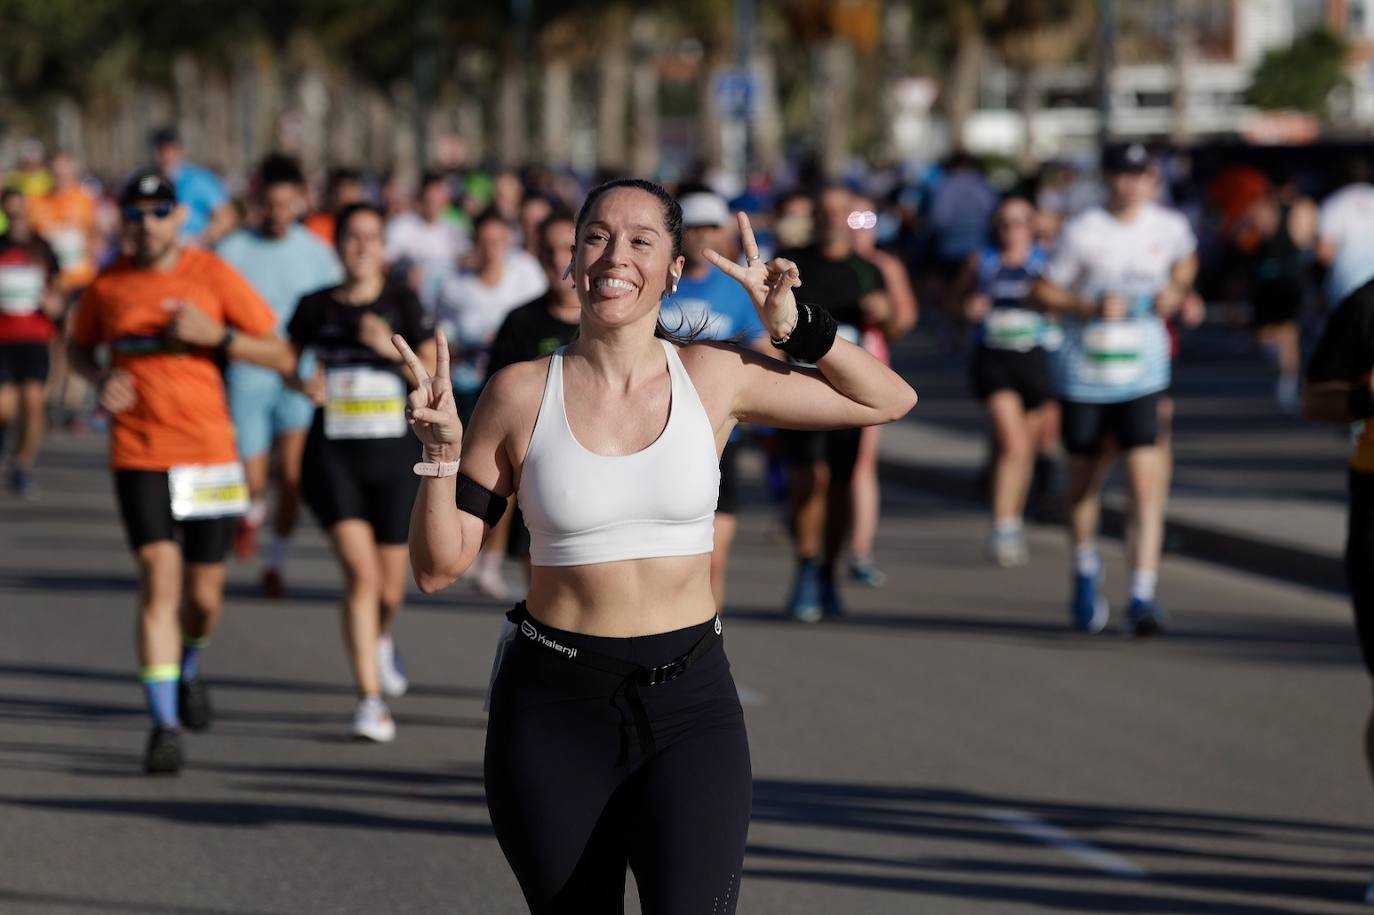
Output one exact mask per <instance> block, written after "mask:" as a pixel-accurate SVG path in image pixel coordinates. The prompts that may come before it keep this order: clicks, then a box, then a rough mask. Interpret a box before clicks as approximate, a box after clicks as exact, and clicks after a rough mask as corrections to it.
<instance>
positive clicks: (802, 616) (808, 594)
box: [787, 562, 825, 623]
mask: <svg viewBox="0 0 1374 915" xmlns="http://www.w3.org/2000/svg"><path fill="white" fill-rule="evenodd" d="M824 612H825V611H824V610H823V609H822V607H821V571H820V569H818V568H816V564H815V563H814V562H803V563H801V564H800V565H799V566H797V578H796V580H795V581H794V582H793V583H792V596H791V597H790V598H788V600H787V615H788V616H790V617H792V619H794V620H796V621H797V622H799V623H815V622H819V621H820V618H821V615H822V614H823V613H824Z"/></svg>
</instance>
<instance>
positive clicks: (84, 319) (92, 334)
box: [71, 283, 101, 346]
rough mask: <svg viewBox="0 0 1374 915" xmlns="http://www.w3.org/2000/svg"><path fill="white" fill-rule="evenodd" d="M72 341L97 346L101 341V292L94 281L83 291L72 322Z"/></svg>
mask: <svg viewBox="0 0 1374 915" xmlns="http://www.w3.org/2000/svg"><path fill="white" fill-rule="evenodd" d="M71 334H72V342H74V343H77V344H79V345H80V346H95V345H96V344H97V343H99V342H100V341H101V333H100V294H99V293H98V292H96V284H94V283H92V284H91V285H89V286H87V287H86V291H85V292H83V293H81V300H80V301H78V302H77V303H76V314H75V315H74V316H73V320H72V324H71Z"/></svg>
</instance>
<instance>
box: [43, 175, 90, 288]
mask: <svg viewBox="0 0 1374 915" xmlns="http://www.w3.org/2000/svg"><path fill="white" fill-rule="evenodd" d="M29 215H30V218H31V219H33V226H34V228H35V229H37V230H38V234H39V235H42V236H43V238H44V240H45V241H47V243H48V244H50V245H52V248H53V251H54V252H55V253H56V254H57V262H58V263H59V264H60V265H61V266H62V274H61V281H62V288H63V289H65V290H67V291H68V292H72V291H74V290H77V289H80V288H81V287H83V286H85V285H86V284H87V283H89V282H90V281H91V280H93V279H95V252H94V251H92V250H91V231H92V228H93V227H94V226H95V201H94V200H92V199H91V196H90V195H89V194H87V193H86V192H85V191H83V190H82V189H81V188H80V187H69V188H67V189H66V190H65V191H53V192H52V193H50V194H45V195H43V196H42V197H35V198H34V199H33V200H31V201H30V202H29Z"/></svg>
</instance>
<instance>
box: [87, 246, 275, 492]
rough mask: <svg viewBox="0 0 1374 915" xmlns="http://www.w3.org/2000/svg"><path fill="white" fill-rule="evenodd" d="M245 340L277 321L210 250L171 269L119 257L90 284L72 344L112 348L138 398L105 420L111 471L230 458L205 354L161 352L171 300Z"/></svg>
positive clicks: (229, 438) (221, 397)
mask: <svg viewBox="0 0 1374 915" xmlns="http://www.w3.org/2000/svg"><path fill="white" fill-rule="evenodd" d="M181 302H187V303H190V304H191V305H194V306H195V307H196V308H199V309H200V310H201V311H203V312H205V314H206V315H207V316H209V317H210V318H211V319H213V320H215V321H218V322H220V323H222V324H227V325H229V326H231V327H233V328H235V329H236V330H239V331H241V332H243V333H245V334H250V335H253V336H260V335H263V334H270V333H272V331H273V329H274V328H275V327H276V325H277V316H276V315H275V314H274V313H273V311H272V309H271V307H269V306H268V304H267V303H266V302H265V301H263V299H262V297H261V296H259V295H258V294H257V293H256V292H254V291H253V287H251V286H249V285H248V281H247V280H245V279H244V278H243V277H241V276H239V275H238V274H237V273H236V272H234V268H232V267H230V266H229V265H228V264H226V263H225V262H224V261H222V260H220V259H219V258H218V257H216V256H215V255H214V254H211V253H210V252H209V251H200V250H197V249H192V248H186V249H183V250H182V252H181V257H180V259H178V261H177V263H176V266H174V267H172V268H171V269H170V270H149V269H145V268H140V267H139V266H137V265H136V264H135V263H134V262H133V261H132V260H130V259H129V258H120V259H119V260H118V261H116V262H115V263H113V264H111V265H110V266H109V268H107V269H106V270H104V271H103V272H102V273H101V274H100V275H99V276H97V277H96V278H95V282H93V283H91V285H90V286H89V287H88V288H87V289H86V292H85V294H83V295H82V296H81V301H80V303H79V304H78V305H77V311H76V321H75V323H74V325H73V327H72V339H73V340H74V341H75V342H76V343H78V344H80V345H82V346H95V345H97V344H100V343H108V344H110V345H111V348H112V350H113V354H114V366H115V367H116V368H121V369H124V370H126V371H128V372H129V373H130V374H131V375H132V376H133V380H134V387H135V389H136V390H137V392H138V402H137V403H135V404H134V406H133V407H131V408H130V409H128V410H125V411H124V412H123V413H117V414H115V416H114V424H113V428H112V430H111V432H110V466H111V467H113V468H114V469H115V470H168V469H170V468H172V467H176V466H179V465H182V464H225V463H228V462H230V461H235V460H238V454H237V452H236V450H235V448H234V427H233V424H232V422H231V421H230V419H229V405H228V402H227V400H226V398H225V393H224V379H223V376H222V375H221V374H220V370H219V366H218V365H216V363H215V360H214V358H213V355H214V354H213V353H212V352H211V351H210V350H205V349H197V348H186V347H183V346H178V347H175V348H169V347H168V346H167V344H166V343H165V341H164V339H163V333H164V331H165V330H166V328H167V325H168V324H169V323H170V322H171V319H172V315H173V313H174V310H175V305H176V304H177V303H181Z"/></svg>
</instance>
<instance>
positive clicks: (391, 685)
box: [377, 635, 410, 696]
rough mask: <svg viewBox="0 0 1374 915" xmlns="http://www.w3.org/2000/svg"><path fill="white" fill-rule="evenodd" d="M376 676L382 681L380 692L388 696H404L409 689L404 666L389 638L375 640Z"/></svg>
mask: <svg viewBox="0 0 1374 915" xmlns="http://www.w3.org/2000/svg"><path fill="white" fill-rule="evenodd" d="M377 675H378V678H379V679H380V680H381V681H382V692H383V693H384V694H385V695H388V696H404V695H405V694H406V690H408V689H410V678H409V677H407V676H406V666H405V663H404V662H402V660H401V656H400V655H399V654H397V653H396V643H395V642H393V641H392V640H391V636H389V635H384V636H382V637H381V638H379V639H377Z"/></svg>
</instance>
